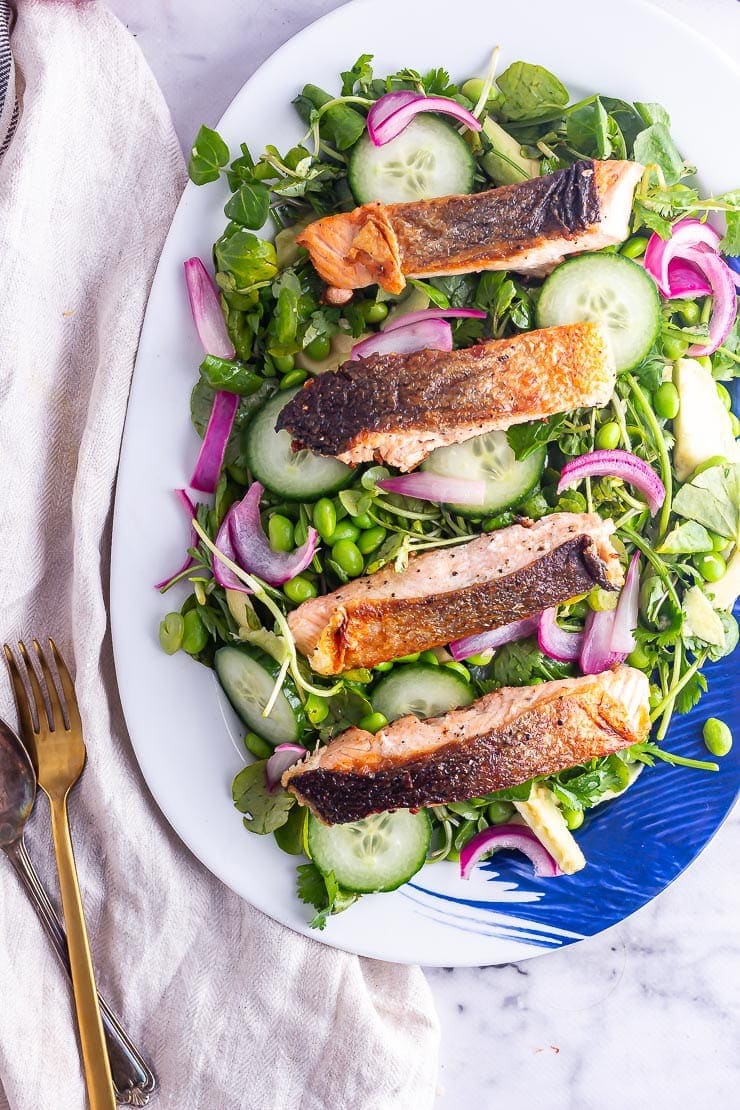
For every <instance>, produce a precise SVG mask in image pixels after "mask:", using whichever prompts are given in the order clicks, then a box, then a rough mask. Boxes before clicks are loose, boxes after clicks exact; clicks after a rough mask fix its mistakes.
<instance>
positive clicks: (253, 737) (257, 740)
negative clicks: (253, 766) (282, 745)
mask: <svg viewBox="0 0 740 1110" xmlns="http://www.w3.org/2000/svg"><path fill="white" fill-rule="evenodd" d="M244 746H245V748H246V749H247V751H248V752H251V753H252V755H256V756H257V759H269V758H270V756H271V755H272V753H273V751H274V750H275V749H274V748H273V746H272V744H268V743H267V741H266V740H263V739H262V737H261V736H258V735H257V733H256V732H248V733H247V735H246V736H245V737H244Z"/></svg>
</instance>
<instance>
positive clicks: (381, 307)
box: [362, 301, 388, 324]
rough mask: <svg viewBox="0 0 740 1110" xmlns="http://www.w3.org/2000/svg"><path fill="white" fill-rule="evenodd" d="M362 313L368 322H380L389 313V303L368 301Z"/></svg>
mask: <svg viewBox="0 0 740 1110" xmlns="http://www.w3.org/2000/svg"><path fill="white" fill-rule="evenodd" d="M362 315H363V319H365V320H366V321H367V323H368V324H379V323H381V321H382V320H385V318H386V316H387V315H388V305H386V304H383V302H382V301H371V302H369V303H367V302H366V303H365V304H364V305H363V306H362Z"/></svg>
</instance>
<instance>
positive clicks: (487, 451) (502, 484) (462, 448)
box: [421, 432, 547, 517]
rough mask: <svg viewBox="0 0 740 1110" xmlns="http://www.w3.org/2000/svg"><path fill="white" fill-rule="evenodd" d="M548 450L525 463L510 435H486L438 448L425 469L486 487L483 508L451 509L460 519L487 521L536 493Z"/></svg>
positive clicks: (533, 453) (477, 506)
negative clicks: (473, 518)
mask: <svg viewBox="0 0 740 1110" xmlns="http://www.w3.org/2000/svg"><path fill="white" fill-rule="evenodd" d="M546 454H547V452H546V450H545V448H544V447H538V448H537V449H536V450H535V451H533V452H532V454H531V455H528V456H527V458H526V459H522V460H521V462H519V461H517V458H516V456H515V454H514V452H513V451H512V449H511V447H510V446H509V441H508V440H507V438H506V432H484V434H483V435H481V436H475V437H474V438H473V439H468V440H466V441H465V443H453V444H452V445H451V446H450V447H437V449H436V450H435V451H432V453H431V455H429V456H428V457H427V458H426V459H425V460H424V462H423V463H422V464H421V469H422V470H426V471H429V472H430V473H431V474H439V475H441V476H442V477H445V478H469V479H476V480H480V479H481V478H482V479H483V481H484V482H485V483H486V495H485V500H484V502H483V504H482V505H450V506H449V508H450V509H451V510H452V511H453V512H454V513H457V514H458V515H460V516H466V517H483V516H493V515H495V514H497V513H502V512H503V511H504V509H510V508H511V507H512V506H514V505H519V504H520V503H521V502H522V501H523V500H524V499H525V497H527V495H528V494H529V493H531V491H532V490H533V489H534V487H535V486H536V485H537V483H538V482H539V480H540V477H541V476H542V471H543V470H544V468H545V457H546Z"/></svg>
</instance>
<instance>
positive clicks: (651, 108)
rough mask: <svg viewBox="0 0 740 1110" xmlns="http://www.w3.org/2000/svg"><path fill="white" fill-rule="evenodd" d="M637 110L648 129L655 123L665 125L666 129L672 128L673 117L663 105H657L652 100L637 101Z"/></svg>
mask: <svg viewBox="0 0 740 1110" xmlns="http://www.w3.org/2000/svg"><path fill="white" fill-rule="evenodd" d="M635 109H636V110H637V112H638V114H639V116H640V118H641V119H642V120H643V122H644V124H645V126H646V127H650V126H652V124H654V123H662V124H665V126H666V127H670V126H671V117H670V116H669V115H668V113H667V112H666V110H665V108H664V107H663V106H662V104H656V103H655V102H654V101H650V100H644V101H640V100H636V101H635Z"/></svg>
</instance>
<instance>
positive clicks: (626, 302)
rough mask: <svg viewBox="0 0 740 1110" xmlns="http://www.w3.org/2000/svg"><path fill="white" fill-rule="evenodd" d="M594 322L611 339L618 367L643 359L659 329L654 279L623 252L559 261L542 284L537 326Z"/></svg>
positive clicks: (634, 364) (657, 297)
mask: <svg viewBox="0 0 740 1110" xmlns="http://www.w3.org/2000/svg"><path fill="white" fill-rule="evenodd" d="M582 320H599V321H600V322H601V323H602V324H604V326H605V327H606V330H607V332H608V333H609V339H610V340H611V347H612V352H613V354H614V361H615V362H616V366H617V370H618V371H623V370H631V369H632V368H633V367H634V366H637V364H638V363H639V362H642V360H643V359H644V358H645V356H646V355H647V354H648V352H649V351H650V348H651V347H652V345H653V343H654V342H655V340H656V339H657V337H658V332H659V331H660V297H659V295H658V287H657V286H656V284H655V282H654V281H653V279H652V278H651V277H650V275H649V274H647V273H646V272H645V270H644V269H643V268H642V266H640V265H639V264H638V263H637V262H633V261H632V259H631V258H625V256H624V255H623V254H582V255H580V256H579V257H578V258H570V259H569V260H568V261H567V262H563V263H561V265H560V266H558V267H557V269H556V270H553V272H552V273H551V274H550V276H549V278H547V280H546V281H545V284H544V285H543V286H542V292H541V293H540V298H539V301H538V302H537V325H538V327H540V328H549V327H554V326H555V325H557V324H578V323H580V322H581V321H582Z"/></svg>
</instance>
